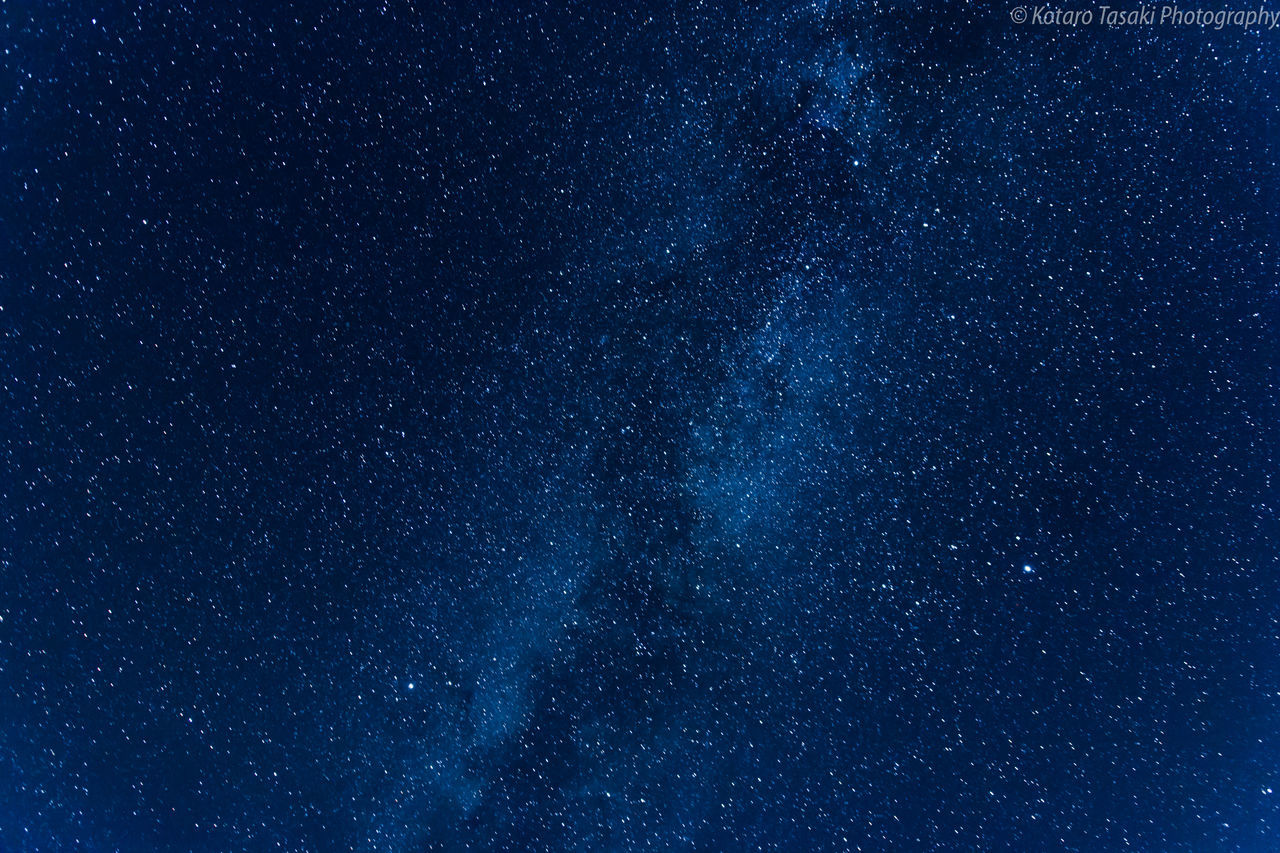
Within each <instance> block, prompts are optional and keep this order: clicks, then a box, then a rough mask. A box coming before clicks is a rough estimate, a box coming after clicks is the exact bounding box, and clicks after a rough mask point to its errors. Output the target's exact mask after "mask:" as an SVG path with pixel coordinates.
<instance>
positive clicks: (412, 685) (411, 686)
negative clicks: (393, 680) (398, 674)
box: [409, 681, 415, 690]
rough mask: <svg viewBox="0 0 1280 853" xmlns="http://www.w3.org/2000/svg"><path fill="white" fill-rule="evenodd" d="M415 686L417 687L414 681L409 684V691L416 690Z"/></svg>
mask: <svg viewBox="0 0 1280 853" xmlns="http://www.w3.org/2000/svg"><path fill="white" fill-rule="evenodd" d="M414 686H415V685H414V683H413V682H412V681H410V682H409V689H410V690H412V689H413V688H414Z"/></svg>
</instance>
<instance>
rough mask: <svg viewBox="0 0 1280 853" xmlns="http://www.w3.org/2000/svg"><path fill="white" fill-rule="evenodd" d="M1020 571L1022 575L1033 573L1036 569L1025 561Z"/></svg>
mask: <svg viewBox="0 0 1280 853" xmlns="http://www.w3.org/2000/svg"><path fill="white" fill-rule="evenodd" d="M1022 573H1023V574H1024V575H1033V574H1035V573H1036V570H1035V569H1034V568H1033V567H1032V566H1031V564H1030V563H1027V564H1026V565H1025V566H1023V567H1022Z"/></svg>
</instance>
